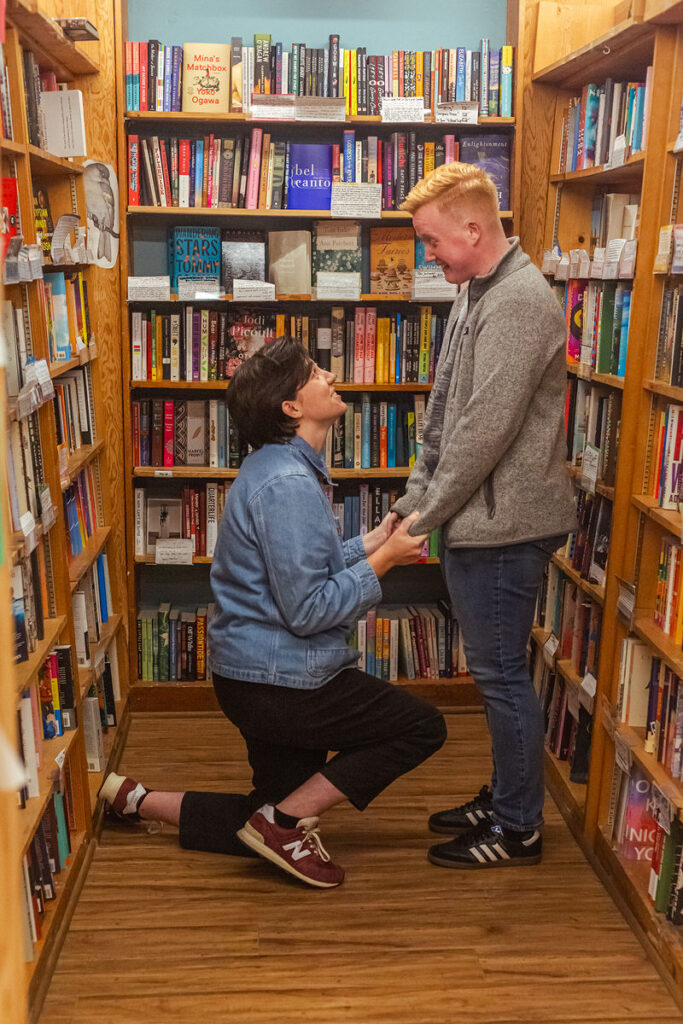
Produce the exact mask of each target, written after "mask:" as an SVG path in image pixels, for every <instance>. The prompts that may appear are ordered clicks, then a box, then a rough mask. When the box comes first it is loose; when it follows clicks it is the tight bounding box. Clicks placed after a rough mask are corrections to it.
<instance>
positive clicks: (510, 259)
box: [469, 236, 531, 302]
mask: <svg viewBox="0 0 683 1024" xmlns="http://www.w3.org/2000/svg"><path fill="white" fill-rule="evenodd" d="M508 243H509V245H510V248H509V249H508V251H507V252H506V253H505V255H504V256H503V257H502V259H501V260H500V261H499V262H498V263H497V264H496V266H495V267H494V268H493V269H492V270H490V271H489V272H488V274H484V275H483V276H482V277H473V278H472V280H471V281H470V284H469V298H470V302H476V300H477V299H479V298H480V297H481V296H482V295H483V294H484V293H485V292H487V291H488V290H489V288H492V287H493V286H494V285H496V284H499V283H500V282H501V281H503V280H504V279H505V278H506V277H509V276H510V274H514V273H515V271H517V270H521V269H522V267H526V265H527V264H528V263H530V262H531V260H530V259H529V257H528V256H527V254H526V253H525V252H524V251H523V250H522V249H521V248H520V245H519V238H518V237H517V236H515V237H513V238H509V239H508Z"/></svg>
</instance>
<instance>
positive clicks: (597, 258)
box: [591, 249, 605, 280]
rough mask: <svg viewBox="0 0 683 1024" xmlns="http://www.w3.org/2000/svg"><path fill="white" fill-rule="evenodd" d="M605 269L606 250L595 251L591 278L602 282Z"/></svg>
mask: <svg viewBox="0 0 683 1024" xmlns="http://www.w3.org/2000/svg"><path fill="white" fill-rule="evenodd" d="M604 269H605V250H604V249H594V250H593V262H592V263H591V277H592V278H593V280H600V279H601V278H602V272H603V270H604Z"/></svg>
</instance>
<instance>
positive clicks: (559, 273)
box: [555, 252, 569, 281]
mask: <svg viewBox="0 0 683 1024" xmlns="http://www.w3.org/2000/svg"><path fill="white" fill-rule="evenodd" d="M555 280H556V281H568V280H569V253H568V252H563V253H562V255H561V256H560V261H559V263H558V264H557V266H556V267H555Z"/></svg>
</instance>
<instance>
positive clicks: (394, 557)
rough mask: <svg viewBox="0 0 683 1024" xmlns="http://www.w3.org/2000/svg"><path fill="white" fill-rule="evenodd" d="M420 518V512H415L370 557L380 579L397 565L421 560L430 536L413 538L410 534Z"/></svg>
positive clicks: (370, 561) (369, 560) (422, 535)
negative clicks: (423, 549)
mask: <svg viewBox="0 0 683 1024" xmlns="http://www.w3.org/2000/svg"><path fill="white" fill-rule="evenodd" d="M419 517H420V513H419V512H413V513H412V514H411V515H409V516H406V518H405V519H403V520H401V522H400V523H399V525H398V526H396V527H395V528H394V530H393V532H392V534H391V536H390V537H389V538H388V539H387V540H386V541H385V542H384V544H382V545H381V547H379V548H377V550H376V551H374V552H373V553H372V554H371V555H370V556H369V557H368V562H369V563H370V565H371V566H372V568H373V570H374V571H375V574H376V575H377V577H378V578H379V577H381V576H383V575H384V573H385V572H388V571H389V569H391V568H393V566H395V565H412V564H413V562H418V561H419V560H420V557H421V555H422V548H423V547H424V543H425V541H426V540H427V537H428V536H429V534H427V533H423V534H419V535H418V536H417V537H411V535H410V533H409V532H408V531H409V530H410V527H411V526H413V525H414V523H415V522H416V521H417V520H418V519H419Z"/></svg>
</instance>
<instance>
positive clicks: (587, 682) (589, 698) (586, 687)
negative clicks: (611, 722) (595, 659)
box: [579, 672, 598, 715]
mask: <svg viewBox="0 0 683 1024" xmlns="http://www.w3.org/2000/svg"><path fill="white" fill-rule="evenodd" d="M597 690H598V681H597V679H596V678H595V676H594V675H592V674H591V673H590V672H587V673H586V675H585V676H584V677H583V679H582V680H581V686H580V687H579V701H580V702H581V704H583V706H584V707H585V709H586V711H587V712H588V713H589V714H590V715H592V714H593V707H594V704H595V694H596V693H597Z"/></svg>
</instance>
